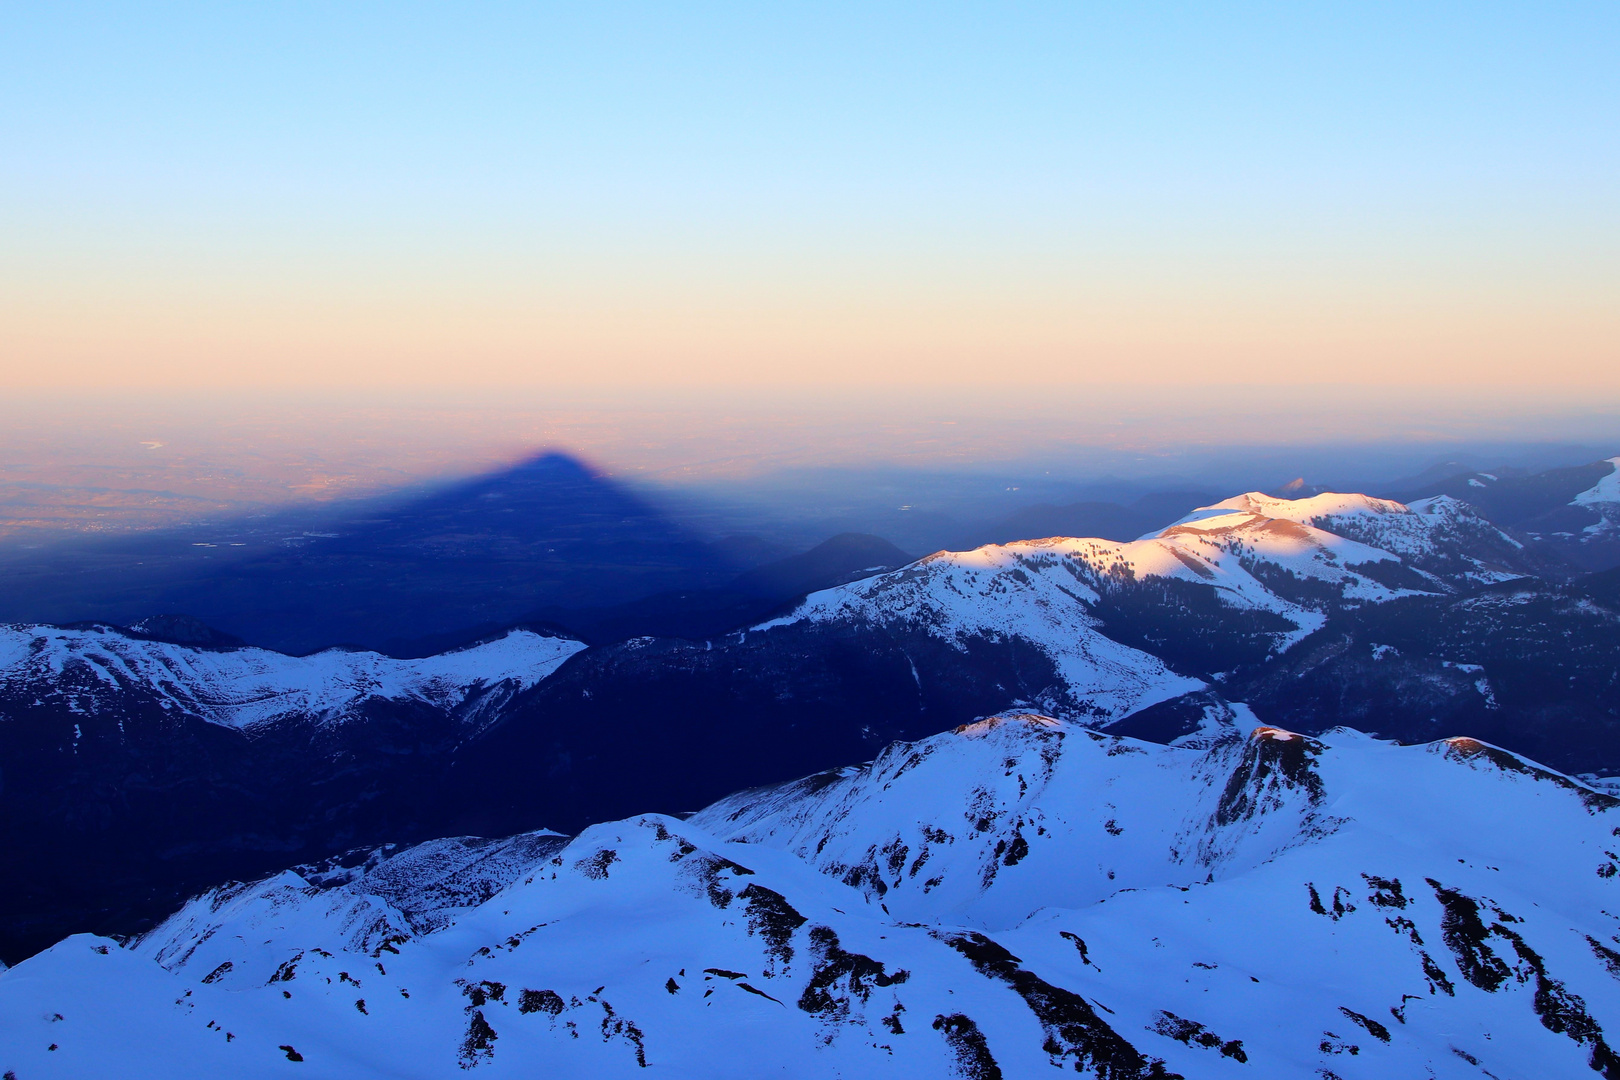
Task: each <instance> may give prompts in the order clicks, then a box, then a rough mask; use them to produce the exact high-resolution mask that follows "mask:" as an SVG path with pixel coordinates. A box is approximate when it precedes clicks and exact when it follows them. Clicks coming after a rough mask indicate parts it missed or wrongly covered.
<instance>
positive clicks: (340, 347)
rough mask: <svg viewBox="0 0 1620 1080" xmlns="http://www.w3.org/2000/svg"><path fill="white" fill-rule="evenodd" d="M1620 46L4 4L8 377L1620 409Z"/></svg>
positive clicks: (1487, 22) (1585, 26) (1195, 15)
mask: <svg viewBox="0 0 1620 1080" xmlns="http://www.w3.org/2000/svg"><path fill="white" fill-rule="evenodd" d="M1616 55H1620V6H1616V5H1615V4H1613V3H1610V2H1602V3H1597V2H1594V3H1556V2H1549V3H1538V4H1498V3H1490V2H1479V0H1474V2H1469V3H1456V4H1448V3H1430V4H1396V3H1354V4H1349V3H1346V4H1336V3H1313V4H1226V3H1210V4H1199V5H1179V4H1131V5H1122V4H1100V3H1097V4H1090V3H1061V4H1048V3H1020V4H955V3H933V4H927V5H923V4H915V5H907V4H893V3H876V4H871V3H868V4H817V5H802V4H767V5H759V4H682V5H669V4H656V5H655V4H623V3H597V4H590V5H584V4H541V3H529V4H503V3H480V4H438V5H435V4H412V3H391V4H386V5H385V4H367V3H347V4H342V5H334V4H303V3H278V4H231V3H210V4H198V5H185V4H154V3H140V4H108V3H60V4H48V5H47V4H10V5H6V6H5V7H4V9H3V10H0V155H3V159H4V167H3V168H0V390H3V391H8V392H9V393H10V394H11V395H12V396H13V397H14V399H18V400H20V399H21V398H23V397H26V396H27V395H30V394H33V395H42V398H41V400H47V399H48V400H49V401H52V402H55V403H57V405H56V406H53V407H62V406H61V403H62V402H69V403H71V402H73V401H74V400H76V399H78V398H88V397H89V396H93V395H102V396H103V397H106V396H107V395H112V396H113V397H114V398H115V399H116V398H118V397H119V396H120V395H140V394H144V395H155V396H158V397H161V396H163V395H169V394H181V393H185V394H194V395H195V394H202V395H207V394H211V393H219V394H236V395H248V396H250V397H251V396H252V395H255V394H259V393H275V394H282V395H290V396H291V398H292V399H293V400H336V399H338V398H339V397H341V396H342V395H344V394H349V395H353V394H362V395H364V394H374V395H380V394H386V393H411V394H418V395H428V396H429V397H431V396H432V395H434V394H439V393H445V394H450V393H465V392H476V393H483V394H493V395H497V396H499V395H502V394H512V395H518V396H522V395H528V396H530V397H534V398H536V399H537V400H541V399H544V400H551V401H553V403H555V402H556V401H560V400H562V399H563V398H565V397H567V396H568V395H574V396H575V397H578V396H580V395H586V396H590V395H596V396H598V397H603V396H605V397H608V398H611V397H612V396H613V395H616V394H620V395H637V394H639V395H642V396H643V397H646V396H648V395H650V396H651V397H652V398H655V399H656V398H658V397H659V396H660V395H687V396H688V397H691V398H696V399H699V400H708V399H714V398H717V397H723V396H726V395H744V396H745V397H746V395H755V396H756V397H757V398H759V399H761V400H764V399H769V400H774V401H777V402H779V403H780V402H794V401H800V400H811V399H815V400H819V401H834V402H836V401H840V400H844V401H848V400H852V399H857V398H860V397H862V396H866V395H870V396H871V397H872V398H873V399H874V400H876V399H879V398H882V399H886V400H895V399H903V398H905V397H907V396H908V395H915V394H925V393H926V394H936V395H937V394H943V395H947V396H949V395H953V394H954V395H956V399H957V400H958V401H959V402H967V403H970V404H971V403H972V402H974V401H981V400H984V401H987V400H990V399H995V400H996V401H997V402H999V403H1000V404H998V406H997V407H1003V406H1006V405H1007V404H1008V403H1011V404H1013V405H1016V404H1017V403H1018V402H1020V401H1029V402H1047V403H1050V402H1052V401H1058V400H1074V401H1084V400H1087V391H1088V388H1099V387H1104V388H1108V393H1109V394H1110V395H1113V398H1111V400H1112V399H1115V398H1118V397H1120V396H1121V395H1123V396H1124V397H1127V398H1128V397H1129V396H1130V395H1131V393H1132V392H1133V391H1136V392H1140V393H1141V394H1150V393H1159V392H1170V391H1173V392H1175V393H1179V394H1186V393H1188V392H1197V391H1198V390H1199V389H1200V388H1205V389H1208V390H1209V391H1210V392H1211V393H1219V394H1225V395H1227V397H1226V398H1223V399H1222V400H1230V401H1234V402H1241V401H1244V400H1246V399H1248V398H1249V397H1251V396H1253V395H1255V394H1261V395H1269V397H1270V399H1272V400H1275V401H1284V402H1286V401H1287V400H1290V399H1289V395H1290V394H1294V395H1296V396H1297V397H1298V399H1299V400H1300V401H1304V402H1309V403H1312V404H1311V405H1310V408H1312V409H1315V410H1317V412H1318V413H1323V412H1333V411H1334V410H1335V409H1337V410H1339V411H1340V412H1343V410H1344V409H1345V408H1347V407H1348V406H1346V405H1344V402H1347V401H1350V400H1352V399H1353V400H1354V401H1356V402H1360V403H1362V404H1359V405H1357V406H1356V408H1357V409H1362V410H1363V411H1365V410H1366V409H1369V408H1372V409H1376V408H1377V407H1378V406H1377V403H1378V402H1379V401H1381V400H1400V401H1402V402H1404V403H1405V407H1407V408H1409V409H1410V408H1415V407H1418V406H1420V405H1422V404H1424V403H1436V402H1442V403H1443V402H1446V401H1451V402H1453V404H1455V403H1456V402H1458V401H1463V402H1465V404H1464V405H1462V406H1458V408H1460V409H1461V411H1462V412H1463V413H1466V412H1468V410H1469V409H1471V408H1474V405H1470V404H1467V403H1468V402H1473V403H1484V404H1480V405H1479V408H1482V409H1485V410H1486V412H1491V410H1493V409H1494V410H1495V411H1494V412H1491V415H1493V416H1497V415H1508V414H1509V413H1510V412H1511V409H1512V407H1513V406H1514V405H1515V403H1518V402H1522V401H1525V400H1530V399H1534V400H1535V401H1537V402H1539V403H1542V404H1544V405H1546V404H1548V403H1551V404H1550V405H1548V407H1552V406H1556V405H1557V404H1558V403H1559V402H1564V403H1569V404H1571V405H1572V406H1579V407H1580V408H1583V409H1586V410H1588V411H1590V410H1592V409H1594V408H1597V409H1599V410H1601V409H1604V408H1612V407H1614V406H1615V405H1616V404H1620V355H1617V354H1620V347H1617V343H1620V64H1616V63H1615V62H1614V58H1615V56H1616ZM1341 389H1343V390H1345V391H1346V393H1347V395H1348V396H1345V397H1340V396H1338V394H1339V391H1340V390H1341ZM1459 394H1460V395H1462V396H1461V397H1458V396H1457V395H1459ZM547 395H555V397H554V398H547V397H546V396H547ZM739 400H741V398H739ZM1367 403H1372V404H1370V405H1369V404H1367ZM1487 406H1489V408H1487ZM1279 410H1280V411H1279V412H1278V415H1283V414H1286V413H1287V412H1288V407H1287V406H1286V405H1284V406H1279ZM1504 410H1506V411H1504ZM1454 411H1455V410H1454ZM63 415H71V408H68V409H67V411H66V412H64V413H63ZM1481 415H1483V414H1481Z"/></svg>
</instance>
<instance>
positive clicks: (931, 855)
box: [0, 714, 1620, 1080]
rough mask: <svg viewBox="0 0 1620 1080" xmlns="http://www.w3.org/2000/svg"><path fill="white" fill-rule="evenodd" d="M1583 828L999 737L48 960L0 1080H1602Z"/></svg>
mask: <svg viewBox="0 0 1620 1080" xmlns="http://www.w3.org/2000/svg"><path fill="white" fill-rule="evenodd" d="M1617 806H1620V801H1617V800H1615V799H1614V798H1611V797H1610V796H1608V795H1606V794H1603V793H1601V792H1598V791H1596V790H1593V789H1591V788H1589V787H1586V786H1583V785H1581V784H1579V783H1576V782H1574V781H1572V780H1570V779H1568V778H1566V777H1563V776H1560V775H1558V774H1556V773H1552V772H1550V771H1548V770H1545V769H1543V768H1541V767H1539V766H1536V765H1534V764H1532V763H1530V762H1528V761H1525V760H1523V759H1521V758H1518V757H1516V756H1514V755H1512V754H1509V753H1507V752H1505V751H1502V750H1498V749H1496V748H1494V747H1491V746H1489V745H1486V744H1483V743H1478V742H1475V741H1473V740H1470V739H1463V738H1454V739H1450V740H1447V741H1442V742H1437V743H1434V744H1430V745H1425V746H1398V745H1394V744H1391V743H1386V742H1380V741H1378V740H1375V739H1372V738H1370V737H1368V736H1365V735H1361V734H1358V733H1355V732H1351V731H1335V732H1332V733H1329V734H1328V735H1326V736H1324V737H1323V738H1322V739H1320V740H1317V739H1311V738H1307V737H1304V736H1301V735H1296V734H1292V733H1289V732H1285V731H1281V730H1278V729H1275V728H1267V727H1260V728H1257V729H1255V730H1254V731H1253V732H1252V733H1244V732H1239V731H1231V732H1228V733H1226V734H1225V736H1224V737H1221V738H1217V739H1215V740H1214V742H1213V744H1212V745H1210V746H1207V747H1204V748H1202V749H1197V748H1177V747H1167V746H1158V745H1153V744H1147V743H1140V742H1136V741H1134V740H1130V739H1121V738H1115V737H1109V736H1107V735H1103V734H1099V733H1097V732H1095V731H1091V730H1088V729H1084V728H1081V727H1077V726H1074V725H1071V724H1068V723H1065V722H1064V721H1061V720H1056V719H1053V718H1050V717H1041V716H1035V715H1027V714H1026V715H1016V714H1015V715H1005V716H1000V717H996V718H992V719H989V720H986V721H983V722H979V723H975V724H971V725H967V726H964V727H962V728H960V729H957V730H955V731H951V732H947V733H944V734H941V735H936V736H933V737H931V738H927V739H924V740H921V741H919V742H916V743H911V744H896V745H894V746H891V747H889V748H888V749H887V750H885V751H884V752H883V753H882V754H881V755H880V756H879V757H878V758H877V759H876V760H875V761H873V762H872V763H870V764H868V765H864V766H858V767H852V768H846V769H838V770H833V771H831V772H828V773H824V774H820V775H817V776H811V777H807V778H805V779H803V780H800V781H796V782H793V783H790V784H786V785H780V786H776V787H772V788H766V789H760V790H755V791H749V792H743V793H741V794H738V795H735V796H732V797H730V798H728V799H725V800H722V801H721V802H720V803H718V804H716V805H714V806H712V807H710V808H708V809H707V810H704V811H702V812H700V813H699V814H697V815H695V816H693V817H692V818H690V819H688V820H685V821H682V820H679V819H677V818H673V817H667V816H662V815H643V816H639V817H633V818H630V819H627V820H623V821H617V822H612V823H609V824H604V825H598V826H595V827H592V828H590V829H587V830H585V831H584V832H582V833H581V834H579V835H578V836H576V837H574V838H573V839H572V840H564V839H562V838H558V837H555V836H552V835H546V834H530V835H524V836H518V837H513V838H511V839H509V840H506V841H496V842H490V841H475V840H469V839H460V840H447V841H438V842H435V843H432V844H427V845H421V846H418V847H416V848H411V849H407V850H403V851H399V850H378V851H374V852H362V853H357V854H356V855H355V856H353V857H350V858H347V859H342V860H337V861H335V862H332V863H328V864H324V865H321V866H312V867H305V868H300V869H298V870H294V871H288V872H285V873H282V874H278V875H275V876H272V877H270V878H267V879H264V880H262V881H259V882H256V883H254V884H251V885H228V886H224V887H221V888H219V889H216V890H213V891H212V892H210V893H207V894H205V895H203V896H201V897H198V898H197V899H196V900H194V901H192V902H191V903H190V904H188V905H187V906H186V907H185V908H184V909H183V910H182V911H180V912H179V913H177V914H176V915H175V916H173V917H172V918H170V919H169V920H168V921H167V922H165V923H164V924H163V925H162V926H160V927H158V928H156V929H154V930H153V931H152V932H150V933H148V934H146V935H144V936H142V937H140V938H139V939H137V940H134V941H131V942H128V943H127V944H126V945H123V946H121V945H120V944H119V943H118V942H116V941H113V940H110V939H106V938H96V937H92V936H88V935H78V936H75V937H72V938H69V939H67V940H66V941H63V942H62V943H60V944H59V945H57V946H55V947H54V948H52V949H50V950H48V951H46V952H44V953H42V954H40V955H38V956H35V957H33V958H31V959H29V960H27V961H26V962H24V963H22V964H20V965H18V966H17V967H15V968H13V969H11V970H9V971H6V972H4V973H3V974H0V1032H3V1035H4V1037H3V1038H0V1069H7V1070H11V1071H12V1072H13V1073H14V1074H15V1075H16V1076H17V1077H19V1078H27V1080H35V1078H49V1077H79V1076H90V1075H119V1076H131V1077H140V1076H163V1077H166V1078H167V1077H186V1076H199V1077H201V1076H209V1077H212V1076H223V1075H230V1076H241V1077H257V1076H284V1075H308V1076H314V1077H323V1076H324V1077H339V1076H341V1077H353V1078H364V1077H370V1076H377V1077H384V1076H386V1077H401V1078H408V1077H437V1076H445V1075H457V1074H459V1072H461V1071H462V1070H466V1071H470V1072H473V1073H474V1074H476V1075H486V1074H487V1075H490V1076H506V1075H513V1076H517V1075H533V1074H535V1073H536V1072H537V1071H538V1072H544V1073H546V1074H548V1075H562V1076H585V1075H589V1076H603V1077H612V1076H639V1075H643V1070H644V1069H649V1070H653V1072H654V1073H655V1074H656V1073H659V1072H662V1073H667V1074H669V1075H672V1076H706V1077H738V1078H741V1077H758V1076H785V1077H824V1076H844V1077H852V1078H853V1077H865V1076H872V1077H877V1076H883V1077H890V1076H915V1077H942V1076H960V1077H974V1078H979V1080H987V1078H992V1077H1024V1076H1037V1075H1045V1074H1046V1073H1047V1072H1048V1071H1049V1070H1052V1069H1054V1068H1055V1069H1059V1070H1061V1071H1063V1072H1065V1073H1067V1072H1069V1071H1074V1072H1076V1073H1078V1074H1080V1075H1084V1076H1090V1077H1095V1078H1097V1080H1131V1078H1146V1077H1161V1078H1168V1077H1172V1076H1181V1077H1200V1078H1201V1077H1217V1076H1227V1075H1230V1076H1233V1077H1244V1076H1249V1077H1277V1078H1284V1077H1286V1078H1293V1077H1300V1076H1320V1077H1339V1078H1342V1080H1354V1078H1358V1077H1365V1078H1380V1080H1381V1078H1384V1077H1390V1076H1434V1077H1441V1078H1452V1077H1456V1078H1463V1077H1478V1076H1482V1075H1484V1076H1497V1077H1511V1076H1536V1077H1549V1078H1550V1077H1580V1076H1588V1075H1592V1074H1593V1073H1596V1074H1598V1075H1600V1076H1604V1077H1608V1078H1611V1080H1613V1078H1615V1077H1620V1056H1617V1055H1616V1053H1615V1050H1614V1048H1613V1046H1612V1044H1610V1043H1609V1041H1608V1039H1609V1037H1610V1036H1609V1035H1608V1034H1607V1032H1608V1031H1610V1030H1612V1029H1613V1026H1614V1025H1615V1024H1616V1023H1620V926H1617V925H1616V924H1617V918H1616V916H1614V915H1613V914H1611V912H1613V911H1614V910H1616V904H1617V898H1616V896H1615V895H1614V894H1615V890H1617V889H1620V881H1617V878H1620V873H1617V870H1616V867H1617V865H1620V854H1617V852H1620V848H1617V847H1616V841H1615V839H1614V834H1615V833H1616V831H1617V828H1616V820H1617V819H1616V807H1617Z"/></svg>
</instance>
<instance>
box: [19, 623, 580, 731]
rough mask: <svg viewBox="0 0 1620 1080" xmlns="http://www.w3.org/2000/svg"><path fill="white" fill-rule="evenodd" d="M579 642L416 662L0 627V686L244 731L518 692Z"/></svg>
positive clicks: (533, 639) (512, 641)
mask: <svg viewBox="0 0 1620 1080" xmlns="http://www.w3.org/2000/svg"><path fill="white" fill-rule="evenodd" d="M584 647H585V646H584V644H583V643H582V642H578V641H573V640H570V639H567V638H559V637H547V636H544V635H541V634H536V633H533V632H531V631H527V630H515V631H512V632H510V633H508V634H506V635H505V636H503V637H500V638H497V639H495V640H492V641H486V642H483V643H482V644H478V645H474V646H471V647H469V648H466V649H460V650H457V651H455V652H448V653H441V654H439V655H437V656H429V657H426V658H424V659H420V660H395V659H393V658H391V657H387V656H383V655H381V654H380V653H374V652H350V651H345V650H340V649H329V650H327V651H325V652H320V653H315V654H313V655H311V656H287V655H285V654H283V653H277V652H271V651H269V650H266V649H256V648H235V649H198V648H192V647H188V646H185V645H174V644H169V643H167V642H162V641H152V640H146V639H142V638H135V637H130V636H127V635H125V634H123V633H120V632H119V631H118V630H116V629H114V628H112V627H102V626H97V627H93V628H90V629H66V628H62V627H55V626H27V625H10V626H0V694H4V695H7V696H12V697H15V698H19V699H26V698H27V697H28V696H29V695H32V696H33V697H34V699H36V700H37V701H49V700H51V699H57V700H60V701H62V702H63V703H65V704H66V705H67V707H68V708H69V709H70V710H71V711H74V712H80V713H90V712H94V711H97V710H98V709H105V708H107V707H108V705H109V704H110V703H111V702H112V701H113V700H114V699H115V698H119V697H122V696H124V695H128V694H136V695H139V696H144V697H149V698H151V699H153V700H155V701H156V703H157V704H158V705H159V707H161V708H163V709H166V710H168V709H172V710H175V711H176V712H178V713H183V714H185V715H190V716H196V717H200V718H202V719H204V720H207V721H209V722H211V723H215V724H222V725H224V726H227V727H233V728H239V729H248V730H250V731H251V729H252V728H254V727H255V726H257V725H261V724H265V723H270V722H274V721H276V720H278V719H280V718H283V717H287V716H302V717H315V718H318V719H321V720H327V721H337V720H341V719H343V718H344V717H346V716H348V715H350V714H352V712H353V710H354V709H355V708H356V707H358V706H359V705H360V704H361V703H363V702H365V701H367V700H371V699H376V698H386V699H393V700H416V701H422V702H425V703H428V704H431V705H433V706H436V707H438V708H441V709H447V710H448V709H455V708H458V707H459V706H461V705H463V704H464V703H465V702H466V701H467V700H468V699H469V698H470V697H472V696H473V695H474V694H475V693H476V692H478V691H480V690H487V689H491V688H495V687H504V688H506V689H508V690H511V691H516V690H522V689H526V688H528V687H530V686H533V685H535V684H537V683H539V682H540V681H541V680H542V679H544V678H545V677H546V676H548V675H550V674H551V673H552V672H553V671H555V670H556V669H557V667H558V666H559V665H560V664H561V663H562V662H563V661H564V660H566V659H568V657H570V656H572V655H573V654H574V653H576V652H578V651H579V650H580V649H583V648H584Z"/></svg>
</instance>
